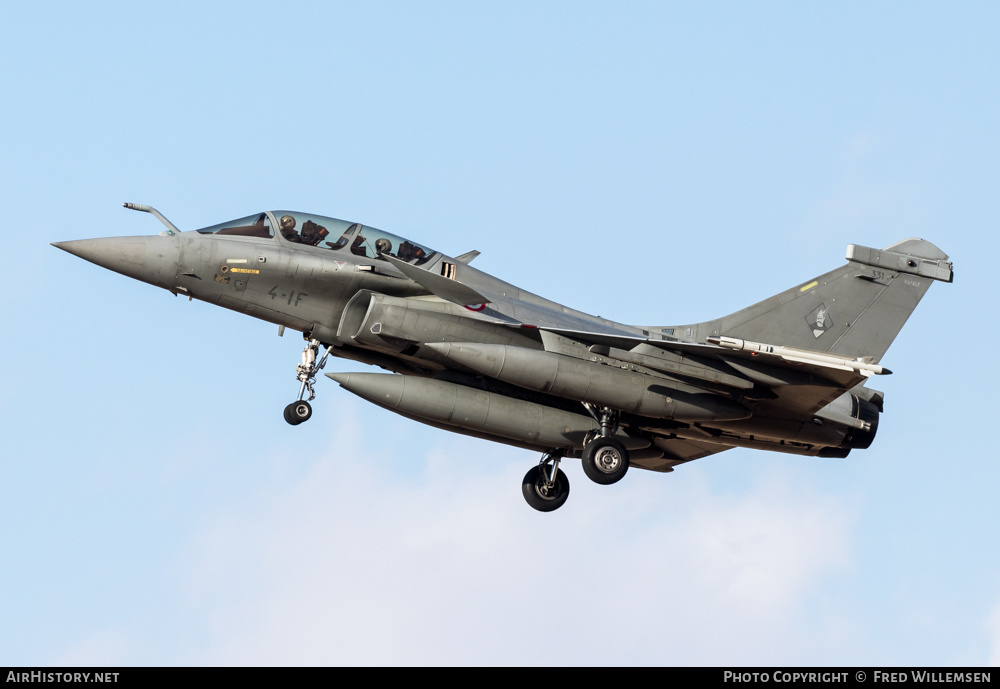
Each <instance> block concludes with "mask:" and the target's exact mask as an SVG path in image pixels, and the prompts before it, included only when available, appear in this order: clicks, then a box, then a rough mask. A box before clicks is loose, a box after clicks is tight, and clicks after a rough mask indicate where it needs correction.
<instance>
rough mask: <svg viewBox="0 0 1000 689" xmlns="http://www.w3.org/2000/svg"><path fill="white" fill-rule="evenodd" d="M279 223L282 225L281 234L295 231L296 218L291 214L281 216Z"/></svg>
mask: <svg viewBox="0 0 1000 689" xmlns="http://www.w3.org/2000/svg"><path fill="white" fill-rule="evenodd" d="M278 224H279V225H280V226H281V234H284V235H287V234H288V233H289V232H294V231H295V218H293V217H292V216H290V215H283V216H281V220H279V221H278Z"/></svg>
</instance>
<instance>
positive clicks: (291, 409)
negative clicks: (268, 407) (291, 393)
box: [285, 340, 333, 426]
mask: <svg viewBox="0 0 1000 689" xmlns="http://www.w3.org/2000/svg"><path fill="white" fill-rule="evenodd" d="M319 347H320V341H319V340H309V343H308V344H307V345H306V346H305V349H303V350H302V363H301V364H299V365H298V366H296V367H295V372H296V374H297V376H296V377H297V378H298V380H299V382H301V383H302V384H301V385H300V386H299V398H298V399H297V400H296V401H295V402H292V403H291V404H289V405H288V406H287V407H285V421H287V422H288V423H290V424H291V425H293V426H298V425H299V424H300V423H302V422H303V421H308V420H309V417H311V416H312V405H310V404H309V403H310V402H312V401H313V400H314V399H316V390H315V389H314V388H313V385H315V384H316V374H317V373H319V371H320V370H321V369H322V368H323V367H324V366H326V359H327V357H328V356H330V350H331V349H333V347H327V348H326V352H325V353H324V354H323V358H321V359H320V360H319V362H317V361H316V355H317V354H319ZM306 392H308V393H309V399H308V400H307V399H304V398H305V396H306Z"/></svg>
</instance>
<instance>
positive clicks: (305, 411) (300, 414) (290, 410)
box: [285, 400, 313, 426]
mask: <svg viewBox="0 0 1000 689" xmlns="http://www.w3.org/2000/svg"><path fill="white" fill-rule="evenodd" d="M312 413H313V410H312V405H311V404H309V403H308V402H306V401H305V400H299V401H298V402H292V403H291V404H289V405H288V406H287V407H285V421H287V422H288V423H290V424H291V425H293V426H298V425H299V424H300V423H302V422H303V421H308V420H309V417H310V416H312Z"/></svg>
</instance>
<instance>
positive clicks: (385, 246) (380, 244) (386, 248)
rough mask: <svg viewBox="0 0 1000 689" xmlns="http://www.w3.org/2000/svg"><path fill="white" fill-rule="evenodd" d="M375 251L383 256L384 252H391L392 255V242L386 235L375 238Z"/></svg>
mask: <svg viewBox="0 0 1000 689" xmlns="http://www.w3.org/2000/svg"><path fill="white" fill-rule="evenodd" d="M375 253H376V254H378V255H379V256H381V255H382V254H389V255H390V256H392V242H390V241H389V240H388V239H386V238H385V237H380V238H379V239H376V240H375Z"/></svg>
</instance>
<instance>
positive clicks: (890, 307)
mask: <svg viewBox="0 0 1000 689" xmlns="http://www.w3.org/2000/svg"><path fill="white" fill-rule="evenodd" d="M947 259H948V256H947V255H946V254H945V253H944V252H942V251H941V250H940V249H938V248H937V247H936V246H934V245H933V244H931V243H930V242H928V241H925V240H923V239H906V240H903V241H901V242H897V243H896V244H893V245H891V246H889V247H886V248H885V249H881V250H878V249H871V248H868V247H863V246H857V245H854V244H851V245H849V246H848V247H847V260H848V263H847V265H845V266H842V267H840V268H837V269H836V270H832V271H830V272H829V273H826V274H824V275H820V276H819V277H817V278H815V279H814V280H810V281H808V282H806V283H805V284H802V285H799V286H797V287H793V288H791V289H789V290H786V291H785V292H782V293H781V294H776V295H774V296H773V297H770V298H768V299H765V300H764V301H762V302H759V303H757V304H754V305H753V306H751V307H749V308H746V309H743V310H742V311H737V312H736V313H733V314H730V315H729V316H725V317H724V318H719V319H717V320H714V321H708V322H706V323H699V324H698V325H697V326H692V330H694V332H695V333H696V335H695V336H696V337H697V338H698V339H704V338H705V337H707V336H709V335H722V336H728V337H737V338H741V339H746V340H752V341H756V342H767V343H770V344H776V345H782V346H786V347H797V348H801V349H811V350H814V351H821V352H829V353H831V354H839V355H842V356H849V357H852V358H855V357H870V360H871V361H873V362H878V361H879V360H880V359H881V358H882V356H883V355H884V354H885V352H886V350H887V349H888V348H889V345H890V344H892V341H893V340H894V339H895V337H896V335H897V334H898V333H899V331H900V329H901V328H902V327H903V324H904V323H906V320H907V318H909V317H910V314H911V313H913V309H914V308H916V306H917V304H918V303H919V302H920V299H921V298H922V297H923V296H924V294H926V292H927V290H928V288H929V287H930V285H931V282H933V281H934V280H940V281H943V282H951V281H952V277H953V272H952V264H951V262H949V261H948V260H947ZM678 330H680V331H681V332H684V331H683V329H678Z"/></svg>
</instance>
